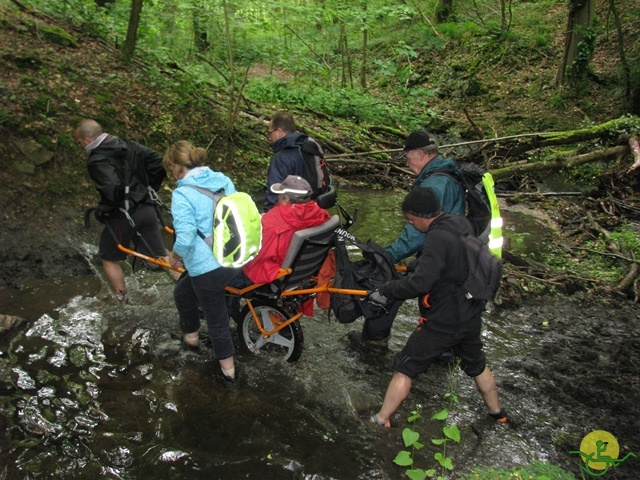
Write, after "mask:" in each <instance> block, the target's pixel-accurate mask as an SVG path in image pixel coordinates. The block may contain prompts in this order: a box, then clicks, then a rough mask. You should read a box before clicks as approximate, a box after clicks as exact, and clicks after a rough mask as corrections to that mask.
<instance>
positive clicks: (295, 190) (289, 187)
mask: <svg viewBox="0 0 640 480" xmlns="http://www.w3.org/2000/svg"><path fill="white" fill-rule="evenodd" d="M271 191H272V192H273V193H278V194H280V193H288V194H290V195H299V196H306V195H311V193H313V190H312V189H311V185H309V182H307V181H306V180H305V179H304V178H302V177H299V176H297V175H289V176H288V177H287V178H285V179H284V181H283V182H281V183H274V184H273V185H271Z"/></svg>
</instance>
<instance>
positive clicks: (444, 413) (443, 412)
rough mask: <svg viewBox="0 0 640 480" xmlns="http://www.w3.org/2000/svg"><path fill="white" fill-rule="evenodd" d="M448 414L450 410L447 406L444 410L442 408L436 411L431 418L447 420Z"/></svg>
mask: <svg viewBox="0 0 640 480" xmlns="http://www.w3.org/2000/svg"><path fill="white" fill-rule="evenodd" d="M448 416H449V410H447V409H446V408H445V409H444V410H440V411H439V412H438V413H434V414H433V416H432V417H431V420H446V419H447V417H448Z"/></svg>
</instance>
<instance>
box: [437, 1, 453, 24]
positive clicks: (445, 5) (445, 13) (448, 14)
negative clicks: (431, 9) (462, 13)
mask: <svg viewBox="0 0 640 480" xmlns="http://www.w3.org/2000/svg"><path fill="white" fill-rule="evenodd" d="M452 18H453V0H438V4H437V5H436V22H438V23H445V22H448V21H450V20H451V19H452Z"/></svg>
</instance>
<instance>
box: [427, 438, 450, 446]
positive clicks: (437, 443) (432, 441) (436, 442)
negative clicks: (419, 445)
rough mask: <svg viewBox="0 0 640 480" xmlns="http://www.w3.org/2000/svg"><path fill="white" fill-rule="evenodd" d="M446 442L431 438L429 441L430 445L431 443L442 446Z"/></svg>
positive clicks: (441, 439)
mask: <svg viewBox="0 0 640 480" xmlns="http://www.w3.org/2000/svg"><path fill="white" fill-rule="evenodd" d="M446 441H447V439H446V438H432V439H431V443H433V444H434V445H442V444H443V443H444V442H446Z"/></svg>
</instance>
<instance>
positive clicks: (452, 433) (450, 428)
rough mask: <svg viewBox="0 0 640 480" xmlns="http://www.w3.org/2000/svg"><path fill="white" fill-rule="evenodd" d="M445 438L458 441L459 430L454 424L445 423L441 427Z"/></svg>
mask: <svg viewBox="0 0 640 480" xmlns="http://www.w3.org/2000/svg"><path fill="white" fill-rule="evenodd" d="M442 431H443V433H444V434H445V436H446V437H447V438H450V439H451V440H453V441H454V442H456V443H460V430H458V427H456V426H455V425H447V426H446V427H444V428H443V429H442Z"/></svg>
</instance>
